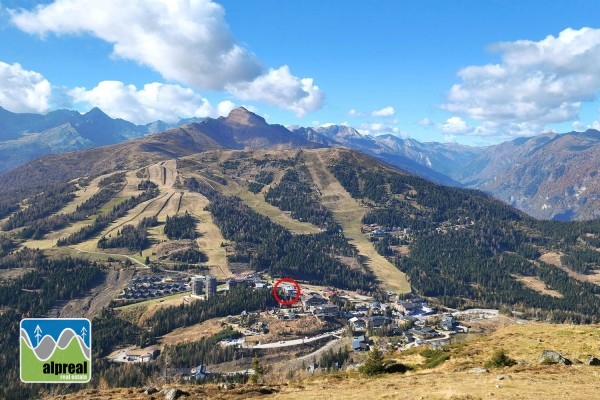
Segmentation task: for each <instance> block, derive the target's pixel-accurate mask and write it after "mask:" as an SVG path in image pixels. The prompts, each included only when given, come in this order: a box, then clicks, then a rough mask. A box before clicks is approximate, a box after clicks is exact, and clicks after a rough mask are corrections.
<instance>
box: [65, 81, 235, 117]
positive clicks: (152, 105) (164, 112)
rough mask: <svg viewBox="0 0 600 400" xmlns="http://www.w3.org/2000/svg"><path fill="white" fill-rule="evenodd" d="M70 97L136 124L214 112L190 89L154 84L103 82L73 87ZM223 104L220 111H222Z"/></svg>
mask: <svg viewBox="0 0 600 400" xmlns="http://www.w3.org/2000/svg"><path fill="white" fill-rule="evenodd" d="M69 95H70V96H71V97H72V98H73V100H74V101H75V102H76V103H80V104H85V105H87V106H92V107H99V108H100V109H102V110H103V111H104V112H106V113H107V114H108V115H110V116H112V117H114V118H123V119H126V120H128V121H131V122H135V123H138V124H144V123H147V122H150V121H155V120H159V119H160V120H163V121H166V122H176V121H178V120H179V118H182V117H190V116H195V117H207V116H209V115H212V113H213V109H212V107H211V105H210V103H209V102H208V100H206V99H204V98H202V96H200V95H199V94H197V93H195V92H194V91H193V90H192V89H189V88H183V87H181V86H179V85H169V84H163V83H157V82H154V83H148V84H146V85H144V87H143V88H142V89H138V88H136V87H135V86H134V85H125V84H124V83H123V82H119V81H102V82H100V83H99V84H98V86H96V87H95V88H93V89H90V90H87V89H86V88H82V87H78V88H75V89H73V90H71V91H70V92H69ZM223 103H224V102H223ZM223 103H221V104H220V105H219V112H221V109H222V108H223V109H224V106H223ZM226 106H229V104H227V105H226Z"/></svg>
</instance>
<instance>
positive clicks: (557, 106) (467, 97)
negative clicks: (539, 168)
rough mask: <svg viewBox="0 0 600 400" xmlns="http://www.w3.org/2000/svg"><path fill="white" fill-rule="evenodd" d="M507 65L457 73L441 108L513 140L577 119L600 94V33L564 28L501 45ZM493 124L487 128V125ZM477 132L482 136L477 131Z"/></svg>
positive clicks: (498, 48) (494, 65) (463, 70)
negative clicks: (458, 80) (456, 81)
mask: <svg viewBox="0 0 600 400" xmlns="http://www.w3.org/2000/svg"><path fill="white" fill-rule="evenodd" d="M492 50H495V51H497V52H499V53H500V55H501V58H502V62H501V63H499V64H488V65H483V66H469V67H466V68H463V69H461V70H460V71H459V72H458V75H459V77H460V78H461V80H462V82H461V83H459V84H455V85H454V86H452V88H451V89H450V91H449V93H448V99H447V102H446V103H445V104H443V105H442V108H444V109H446V110H448V111H450V112H452V113H453V114H460V115H466V116H467V117H469V118H471V119H474V120H480V121H482V126H481V131H482V132H483V133H486V134H491V132H490V131H489V129H488V128H489V127H490V126H492V127H493V128H494V129H496V133H498V134H503V135H508V136H511V137H514V135H517V136H520V135H525V134H536V133H539V129H543V128H544V126H545V125H546V124H551V123H559V122H564V121H570V120H574V119H576V118H577V116H578V114H579V111H580V109H581V105H582V103H583V102H591V101H594V100H595V99H596V95H597V93H598V92H599V91H600V29H591V28H582V29H580V30H573V29H565V30H564V31H562V32H560V34H559V35H558V36H557V37H554V36H548V37H546V38H545V39H543V40H540V41H538V42H535V41H530V40H518V41H515V42H504V43H498V44H496V45H494V46H492ZM486 125H488V126H486ZM473 133H477V130H475V131H474V132H473Z"/></svg>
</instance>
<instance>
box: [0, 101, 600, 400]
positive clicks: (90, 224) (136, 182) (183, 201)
mask: <svg viewBox="0 0 600 400" xmlns="http://www.w3.org/2000/svg"><path fill="white" fill-rule="evenodd" d="M238 126H239V131H236V129H234V128H236V127H238ZM217 128H219V129H217ZM259 128H260V129H261V130H269V132H270V135H269V136H268V137H267V138H264V139H263V140H257V139H259V138H258V137H257V136H256V135H257V130H258V129H259ZM227 129H230V131H227ZM303 140H304V139H302V138H301V137H296V138H290V137H289V133H286V131H284V130H283V129H282V128H280V127H278V126H272V127H269V126H266V125H265V122H264V120H262V119H260V118H259V117H257V116H255V115H254V114H252V113H249V112H248V111H247V110H246V111H244V110H238V111H237V112H235V113H233V115H230V116H229V117H226V118H221V119H217V120H207V121H203V122H200V123H192V124H189V125H185V126H182V127H178V128H174V129H171V130H169V131H165V132H161V133H157V134H154V135H150V136H147V137H144V138H139V139H134V140H131V141H128V142H125V143H120V144H116V145H110V146H103V147H97V148H91V149H85V150H82V151H78V152H72V153H65V154H60V155H50V156H45V157H43V158H40V159H36V160H34V161H31V162H29V163H28V164H26V165H24V166H22V167H19V168H17V169H15V170H11V171H9V172H7V173H5V174H3V175H0V229H1V230H2V232H0V270H2V271H7V272H10V275H9V274H4V276H5V278H4V282H3V291H2V306H3V310H2V314H1V315H0V321H1V322H2V323H0V337H3V338H8V339H10V338H11V332H13V333H14V332H17V330H18V326H19V322H20V320H21V319H22V316H23V315H40V316H42V315H46V316H49V314H51V313H54V312H55V313H59V314H60V316H66V315H65V314H69V315H70V316H75V315H78V316H83V315H85V316H87V317H89V318H91V319H93V326H94V331H93V337H92V340H93V346H92V348H93V357H94V359H96V360H98V363H96V364H95V366H94V371H95V372H94V373H95V374H98V376H99V377H100V379H103V378H104V377H107V376H113V377H115V378H113V379H116V377H118V376H120V375H119V370H118V369H116V368H118V367H116V366H115V364H114V363H108V362H105V361H104V360H102V358H103V357H105V356H107V355H108V354H110V353H111V352H112V351H113V350H114V349H115V348H117V347H119V348H125V347H129V346H130V345H134V344H142V345H143V344H150V343H153V342H154V341H156V340H161V338H163V340H164V338H165V337H167V335H170V336H171V337H172V336H173V335H172V333H173V332H178V333H177V335H180V333H181V331H183V329H180V328H184V329H185V331H186V332H189V333H190V334H192V331H190V330H189V329H194V330H193V332H195V333H193V335H195V336H194V337H197V332H199V329H198V327H199V325H198V324H201V323H205V322H206V323H208V324H210V323H215V324H216V325H213V326H214V327H219V326H221V325H220V322H219V321H218V319H221V318H225V317H227V316H228V315H231V316H237V315H239V314H241V313H242V312H244V314H248V315H254V313H255V312H260V311H262V310H265V308H272V307H276V306H277V303H276V302H275V300H274V298H273V295H272V291H271V290H269V289H266V290H263V291H261V290H254V288H250V287H248V286H247V285H245V284H240V285H238V286H237V287H234V288H232V289H231V290H230V291H229V292H228V293H227V295H222V294H218V295H217V296H214V297H209V298H208V299H206V300H205V301H196V300H194V299H193V298H190V297H189V296H186V297H183V296H180V297H179V300H177V299H176V296H172V297H171V298H172V299H173V302H172V301H171V298H170V299H169V300H168V301H164V302H159V301H156V300H151V301H150V302H148V303H144V304H141V305H140V307H143V308H140V309H139V310H140V311H141V312H139V313H138V312H131V311H132V309H130V308H128V309H129V310H130V311H125V310H124V309H123V308H121V307H120V305H121V304H123V303H128V302H130V301H135V300H132V299H138V300H139V299H148V298H149V297H153V298H155V297H156V296H157V294H156V293H157V292H152V293H150V292H149V291H147V290H146V289H140V290H139V291H137V290H136V291H135V293H132V292H130V291H129V290H125V288H128V287H131V285H128V282H131V281H130V279H131V277H132V276H133V275H134V273H135V275H136V276H138V277H144V276H145V277H148V276H149V275H154V276H156V275H160V276H167V275H174V274H178V273H183V274H185V275H188V276H189V275H197V274H198V275H199V274H201V275H206V274H209V275H211V276H215V277H217V278H218V279H219V281H220V282H223V281H225V280H227V279H228V278H230V277H233V276H244V275H247V274H253V273H255V272H261V273H260V275H264V274H265V273H267V274H268V275H269V276H270V277H272V278H275V279H276V278H280V277H291V278H293V279H297V280H299V281H301V283H302V287H306V286H307V285H313V286H308V287H310V288H311V290H313V288H315V286H318V287H320V288H322V289H325V287H327V286H330V287H335V288H338V289H341V290H343V291H346V292H348V291H351V292H354V293H358V294H361V295H364V294H367V295H370V296H373V297H374V298H376V299H381V300H382V301H384V302H385V300H386V299H387V297H388V292H392V293H399V294H404V293H408V292H413V293H414V294H416V295H418V296H420V297H425V298H426V299H427V301H428V302H430V303H431V304H433V305H436V306H437V305H439V306H440V307H450V308H459V309H464V308H494V309H500V310H502V312H503V313H507V314H510V312H511V311H516V312H519V316H520V317H522V318H527V319H537V320H542V321H548V322H569V323H573V324H583V323H597V322H598V321H599V316H600V279H599V278H598V276H599V274H598V269H599V265H600V221H598V220H596V221H583V222H581V221H570V222H560V221H540V220H536V219H534V218H532V217H530V216H528V215H526V214H525V213H523V212H521V211H519V210H517V209H515V208H514V207H512V206H510V205H508V204H506V203H505V202H502V201H500V200H498V199H495V198H493V197H492V196H490V195H488V194H485V193H483V192H481V191H478V190H473V189H465V188H456V187H449V186H445V185H439V184H436V183H433V182H430V181H428V180H425V179H423V178H420V177H418V176H415V175H413V174H410V173H407V172H404V171H399V170H398V169H396V168H394V167H392V166H390V165H388V164H386V163H383V162H381V161H379V160H377V159H375V158H373V157H371V156H368V155H365V154H363V153H360V152H358V151H355V150H349V149H345V148H316V149H306V148H294V146H296V145H303ZM226 145H227V146H229V147H226ZM233 146H236V147H237V149H232V148H231V147H233ZM251 146H256V147H259V146H266V148H262V149H252V148H251ZM277 146H279V147H288V148H281V149H274V148H273V147H277ZM25 189H27V190H25ZM87 257H90V259H89V260H87V259H86V258H87ZM132 264H133V265H135V267H132ZM136 264H137V265H136ZM32 266H35V268H32ZM134 271H135V272H134ZM175 283H177V282H176V280H175V281H174V282H173V283H169V292H170V293H174V291H175V292H181V291H180V289H176V288H175V287H173V284H175ZM175 286H177V287H179V288H181V284H179V285H175ZM143 287H144V288H149V286H147V285H143ZM157 290H158V289H157ZM162 290H163V289H161V291H162ZM314 290H318V289H316V288H315V289H314ZM162 294H164V292H163V293H162ZM132 296H133V297H132ZM135 296H137V297H135ZM343 298H344V294H342V295H341V296H339V297H338V298H336V300H335V301H336V302H337V301H339V302H343V301H344V300H343ZM177 301H178V302H179V303H178V304H177V305H175V304H176V303H175V302H177ZM150 305H151V307H152V308H147V307H148V306H150ZM142 310H143V311H142ZM210 319H212V322H211V321H209V320H210ZM334 321H335V319H333V321H327V324H329V323H336V322H334ZM275 323H276V324H285V328H284V329H285V332H286V334H287V332H289V329H290V328H289V327H288V326H287V324H288V323H292V322H291V321H289V320H288V321H277V322H275ZM302 323H303V324H304V321H302ZM311 323H312V322H311ZM340 323H345V321H341V322H340ZM269 324H271V321H269ZM323 324H325V322H323ZM486 325H487V322H486ZM280 326H283V325H280ZM292 326H293V325H292ZM298 326H299V325H298ZM324 326H325V325H321V322H319V326H318V328H316V329H319V331H321V330H322V329H326V328H324ZM571 328H572V327H571ZM210 329H213V328H210ZM218 329H221V328H218ZM269 329H272V331H274V330H275V328H274V326H273V325H269ZM303 329H304V328H303ZM327 329H328V328H327ZM301 332H302V331H301ZM315 332H316V331H315ZM231 333H232V332H229V333H226V334H225V336H222V337H220V338H219V339H218V340H221V339H223V338H229V337H231ZM296 334H298V335H302V337H303V335H304V333H300V332H296ZM311 335H313V334H312V333H311ZM13 336H14V335H13ZM185 336H186V337H188V338H189V337H191V336H189V335H187V334H186V335H185ZM580 336H581V335H580ZM180 337H181V336H180ZM531 337H533V338H535V337H539V334H537V333H536V334H535V335H532V336H531ZM8 339H7V340H4V341H0V345H1V346H2V347H3V349H4V352H5V354H7V357H5V358H6V361H7V362H6V363H5V364H6V365H5V367H4V370H6V371H7V372H6V373H5V374H3V375H2V377H0V382H1V383H2V385H0V393H1V394H2V395H3V396H4V397H7V395H8V394H10V395H14V393H22V392H23V391H24V390H26V389H27V390H29V391H30V393H31V394H30V396H31V397H33V395H34V394H36V393H35V392H36V391H37V390H38V388H37V387H32V385H29V386H27V387H23V386H20V380H19V379H13V377H15V376H18V368H19V367H18V366H19V363H18V360H19V355H18V350H17V348H16V346H14V343H13V341H12V340H8ZM181 340H183V338H182V339H181ZM218 340H217V341H215V342H211V343H210V346H207V347H206V349H207V350H206V352H204V353H199V352H198V350H197V349H198V347H197V343H198V342H194V343H188V344H186V346H188V345H189V346H195V347H194V349H195V350H194V353H195V354H197V355H199V356H202V357H204V356H208V355H209V349H214V348H220V346H217V345H216V343H218ZM286 340H287V339H286ZM544 341H546V336H544ZM561 341H562V342H564V335H563V336H562V337H561ZM562 342H561V343H562ZM72 345H73V344H72ZM526 345H527V346H528V348H531V346H530V345H529V344H527V343H526ZM173 346H175V345H173ZM302 346H303V347H304V344H303V345H302ZM544 346H545V344H544ZM44 347H46V346H44ZM173 348H174V347H173ZM191 348H192V347H189V349H191ZM231 348H232V347H231ZM306 350H307V351H312V350H311V349H306ZM224 351H225V350H224ZM284 351H288V349H287V348H286V349H285V350H284ZM535 351H537V350H535ZM540 351H541V349H540ZM184 353H191V350H186V351H183V350H182V351H178V353H177V354H184ZM270 354H272V353H270ZM577 354H581V353H577ZM583 354H585V353H583ZM471 356H472V354H469V357H471ZM453 357H454V356H453ZM537 357H539V355H537ZM413 358H414V357H413ZM486 358H487V356H486ZM171 360H172V361H173V362H176V361H175V358H171ZM213 360H214V359H213ZM159 362H160V361H159ZM200 362H205V360H204V359H203V360H202V361H198V363H196V362H195V361H194V363H192V362H187V361H186V362H185V364H183V361H181V359H179V363H181V364H177V365H175V366H174V367H183V366H185V365H197V364H199V363H200ZM206 362H212V361H206ZM215 362H216V361H215ZM135 365H139V364H137V363H136V364H131V366H132V368H133V367H135ZM537 367H539V366H536V368H537ZM590 368H591V367H590ZM144 374H145V373H140V374H139V376H144ZM128 379H129V378H128ZM107 382H108V381H107ZM119 382H120V381H119ZM127 382H128V384H129V381H127ZM119 384H120V383H119ZM115 386H116V385H115ZM17 389H18V390H20V392H17V391H16V390H17ZM4 393H7V394H6V395H5V394H4ZM247 393H248V392H244V395H245V396H246V397H247V396H248V394H247ZM26 397H27V396H22V395H19V398H26Z"/></svg>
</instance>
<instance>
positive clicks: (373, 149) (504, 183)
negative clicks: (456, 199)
mask: <svg viewBox="0 0 600 400" xmlns="http://www.w3.org/2000/svg"><path fill="white" fill-rule="evenodd" d="M151 134H152V135H151ZM125 141H129V142H128V145H127V146H121V145H118V143H122V142H125ZM109 144H116V147H115V146H110V147H106V148H103V149H102V150H100V151H98V152H89V151H84V152H81V153H78V154H76V155H74V156H73V157H71V158H69V162H66V163H65V164H64V165H63V166H60V165H58V166H56V165H54V164H55V163H54V162H52V161H51V160H54V158H48V157H44V158H42V159H40V160H38V161H36V162H34V163H31V164H28V165H24V166H22V167H21V168H18V169H17V170H15V171H14V172H12V173H8V174H5V176H0V183H1V182H4V183H5V184H6V183H9V182H10V185H11V186H13V185H22V184H23V179H22V178H23V173H29V174H30V175H29V176H30V178H29V184H33V183H35V182H38V180H37V179H32V178H31V177H35V176H38V177H39V179H48V175H49V174H48V171H47V167H48V166H49V165H48V163H52V164H53V165H54V167H53V168H54V169H55V170H54V171H52V174H50V175H56V176H61V177H62V174H63V173H65V174H67V175H69V173H68V170H72V173H71V175H73V177H76V176H82V175H85V174H92V173H94V172H95V173H98V172H100V171H104V170H109V169H111V168H114V167H115V166H118V165H119V164H122V163H123V161H121V160H129V161H127V162H126V163H129V164H131V163H132V162H133V161H132V160H136V161H135V163H139V165H128V167H139V166H141V165H144V164H143V163H144V162H150V161H153V160H154V159H155V158H156V157H155V155H156V154H157V152H158V153H161V154H166V153H165V152H171V155H172V156H173V157H177V156H183V155H189V154H193V153H195V152H200V151H205V150H213V149H236V150H242V149H249V150H257V149H274V150H275V149H296V148H319V147H346V148H350V149H353V150H357V151H360V152H362V153H364V154H367V155H370V156H373V157H375V158H378V159H379V160H381V161H384V162H386V163H387V164H390V165H392V166H394V167H396V168H399V169H402V170H405V171H407V172H409V173H412V174H415V175H418V176H421V177H424V178H426V179H429V180H432V181H434V182H436V183H442V184H446V185H451V186H460V187H469V188H476V189H480V190H483V191H486V192H488V193H490V194H492V195H494V196H495V197H497V198H498V199H500V200H503V201H505V202H507V203H510V204H512V205H514V206H515V207H517V208H519V209H521V210H523V211H525V212H526V213H528V214H530V215H532V216H534V217H537V218H543V219H562V220H569V219H593V218H598V217H600V207H599V206H600V182H599V180H598V179H599V178H598V173H599V170H600V163H599V161H598V156H597V155H598V154H600V132H598V131H596V130H588V131H586V132H570V133H565V134H555V133H552V134H543V135H540V136H536V137H532V138H519V139H515V140H513V141H509V142H504V143H500V144H497V145H493V146H488V147H470V146H463V145H458V144H453V143H432V142H428V143H422V142H419V141H417V140H414V139H403V138H400V137H397V136H394V135H391V134H387V135H381V136H370V135H363V134H361V133H360V132H358V131H357V130H355V129H354V128H351V127H349V126H344V125H332V126H327V127H318V128H304V127H290V128H286V127H284V126H282V125H270V124H268V123H267V122H266V121H265V120H264V119H263V118H262V117H260V116H258V115H256V114H254V113H252V112H250V111H248V110H246V109H245V108H237V109H235V110H233V111H232V112H231V113H230V114H229V115H228V116H227V117H219V118H216V119H212V118H206V119H192V120H189V119H188V120H181V121H180V122H178V123H176V124H171V125H169V124H167V123H165V122H162V121H156V122H153V123H149V124H146V125H135V124H133V123H131V122H128V121H125V120H122V119H112V118H110V117H109V116H108V115H106V114H105V113H103V112H102V111H101V110H100V109H97V108H94V109H92V110H91V111H90V112H88V113H86V114H80V113H78V112H76V111H69V110H58V111H54V112H51V113H48V114H46V115H39V114H15V113H11V112H8V111H6V110H4V109H1V108H0V172H1V171H7V170H9V169H11V168H14V167H16V166H18V165H23V164H25V163H26V162H27V161H28V160H31V159H33V158H35V157H38V156H40V155H44V154H54V153H63V152H68V151H74V150H81V149H85V148H89V147H97V146H104V145H109ZM125 153H128V154H129V153H135V154H136V156H135V157H125ZM92 154H93V155H94V156H91V155H92ZM99 154H101V155H102V156H101V157H99V156H98V155H99ZM58 157H59V159H60V156H58ZM75 160H78V161H75ZM26 171H27V172H26ZM16 177H19V178H16ZM38 183H40V182H38Z"/></svg>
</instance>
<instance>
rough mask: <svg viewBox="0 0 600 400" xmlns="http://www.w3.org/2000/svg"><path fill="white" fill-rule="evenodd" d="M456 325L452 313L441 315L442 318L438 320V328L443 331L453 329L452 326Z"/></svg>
mask: <svg viewBox="0 0 600 400" xmlns="http://www.w3.org/2000/svg"><path fill="white" fill-rule="evenodd" d="M455 325H456V320H455V319H454V317H453V316H452V314H444V315H442V319H441V320H440V328H442V329H443V330H445V331H452V330H454V326H455Z"/></svg>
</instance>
